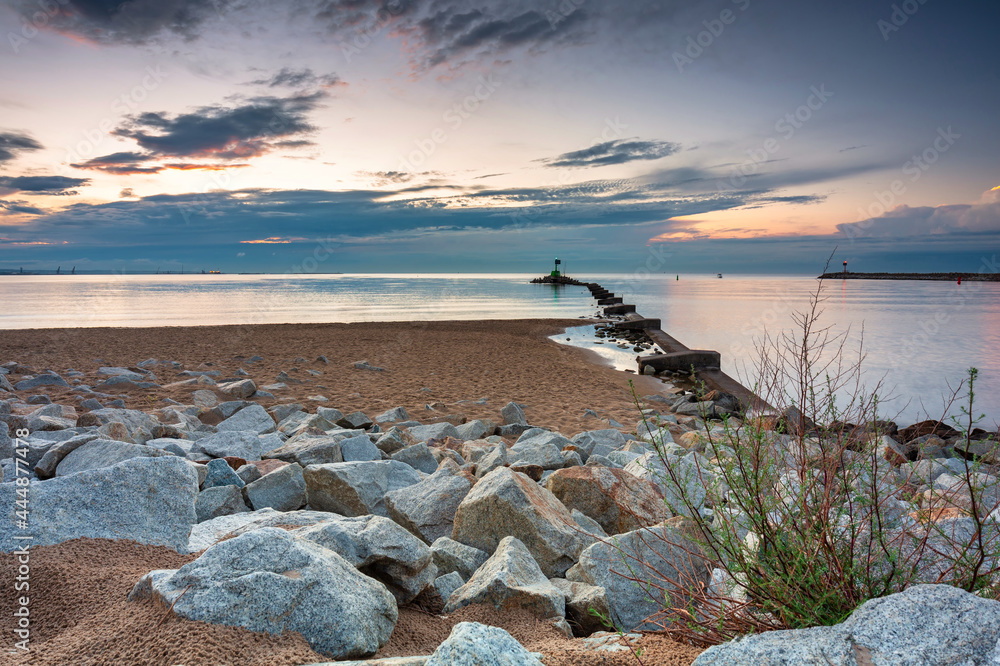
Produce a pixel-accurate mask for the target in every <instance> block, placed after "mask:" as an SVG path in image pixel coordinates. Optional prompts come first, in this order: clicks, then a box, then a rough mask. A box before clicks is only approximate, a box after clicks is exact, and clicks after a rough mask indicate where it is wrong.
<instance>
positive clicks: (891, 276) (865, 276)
mask: <svg viewBox="0 0 1000 666" xmlns="http://www.w3.org/2000/svg"><path fill="white" fill-rule="evenodd" d="M818 279H820V280H935V281H938V282H958V280H959V279H961V280H963V281H965V282H1000V273H848V272H840V273H823V274H822V275H820V276H819V278H818Z"/></svg>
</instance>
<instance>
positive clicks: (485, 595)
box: [444, 537, 566, 619]
mask: <svg viewBox="0 0 1000 666" xmlns="http://www.w3.org/2000/svg"><path fill="white" fill-rule="evenodd" d="M470 604H489V605H491V606H493V607H494V608H497V609H508V608H523V609H525V610H527V611H529V612H531V613H532V614H534V615H535V616H537V617H539V618H541V619H548V618H561V617H564V616H565V615H566V598H565V597H564V596H563V593H562V592H560V591H559V590H558V589H556V587H555V586H554V585H552V583H550V582H549V579H548V578H546V577H545V574H543V573H542V570H541V569H540V568H538V563H537V562H535V560H534V558H532V557H531V553H529V552H528V549H527V548H525V547H524V544H523V543H521V542H520V541H518V540H517V539H516V538H514V537H505V538H504V539H503V540H502V541H501V542H500V545H499V546H497V549H496V552H495V553H493V555H492V556H491V557H490V559H488V560H486V563H485V564H483V566H481V567H479V569H478V570H476V572H475V573H474V574H473V575H472V578H471V579H470V580H469V582H467V583H466V584H465V585H463V586H462V587H460V588H458V589H457V590H455V591H454V592H453V593H452V595H451V597H450V598H449V599H448V604H447V605H446V606H445V608H444V611H445V613H453V612H455V611H457V610H458V609H459V608H462V607H463V606H468V605H470Z"/></svg>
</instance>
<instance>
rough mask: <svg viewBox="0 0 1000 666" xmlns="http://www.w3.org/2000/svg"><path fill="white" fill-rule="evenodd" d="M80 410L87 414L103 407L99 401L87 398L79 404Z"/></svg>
mask: <svg viewBox="0 0 1000 666" xmlns="http://www.w3.org/2000/svg"><path fill="white" fill-rule="evenodd" d="M80 409H85V410H87V411H88V412H89V411H93V410H95V409H104V405H102V404H101V401H100V400H97V399H96V398H87V399H86V400H84V401H82V402H81V403H80Z"/></svg>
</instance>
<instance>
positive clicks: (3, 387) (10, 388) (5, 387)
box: [0, 374, 14, 414]
mask: <svg viewBox="0 0 1000 666" xmlns="http://www.w3.org/2000/svg"><path fill="white" fill-rule="evenodd" d="M0 391H5V392H7V393H13V392H14V385H13V384H11V383H10V380H9V379H7V377H6V376H5V375H3V374H0ZM7 413H8V414H10V412H7Z"/></svg>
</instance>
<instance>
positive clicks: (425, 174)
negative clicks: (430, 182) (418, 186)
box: [355, 171, 444, 187]
mask: <svg viewBox="0 0 1000 666" xmlns="http://www.w3.org/2000/svg"><path fill="white" fill-rule="evenodd" d="M355 174H356V175H358V176H360V177H362V178H369V179H371V181H372V184H373V185H375V186H376V187H385V186H386V185H399V184H401V183H408V182H409V181H411V180H413V179H414V178H435V177H439V176H443V175H444V174H443V173H442V172H440V171H356V172H355Z"/></svg>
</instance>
